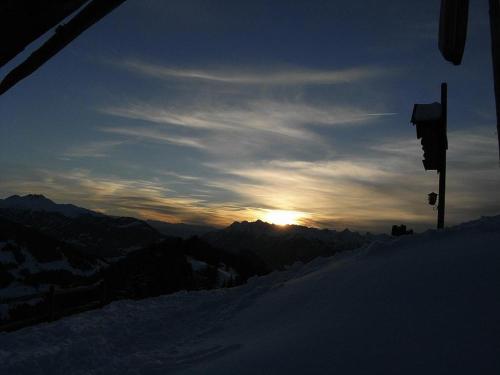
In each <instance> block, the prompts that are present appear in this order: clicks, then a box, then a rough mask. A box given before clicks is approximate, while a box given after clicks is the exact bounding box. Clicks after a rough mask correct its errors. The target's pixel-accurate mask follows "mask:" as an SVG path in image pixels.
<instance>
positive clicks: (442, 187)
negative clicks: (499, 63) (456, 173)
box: [437, 82, 448, 229]
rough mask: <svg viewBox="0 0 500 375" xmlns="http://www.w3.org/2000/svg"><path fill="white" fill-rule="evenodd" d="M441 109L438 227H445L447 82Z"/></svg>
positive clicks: (442, 86)
mask: <svg viewBox="0 0 500 375" xmlns="http://www.w3.org/2000/svg"><path fill="white" fill-rule="evenodd" d="M441 110H442V116H441V118H442V121H443V124H442V134H441V135H440V136H441V140H442V141H443V143H442V144H441V146H442V149H441V155H440V156H441V163H440V164H441V165H440V169H439V171H438V173H439V201H438V221H437V229H443V228H444V209H445V198H446V150H447V149H448V140H447V127H448V125H447V122H448V85H447V84H446V82H443V83H442V84H441Z"/></svg>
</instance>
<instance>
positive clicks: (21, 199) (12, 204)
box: [0, 194, 100, 217]
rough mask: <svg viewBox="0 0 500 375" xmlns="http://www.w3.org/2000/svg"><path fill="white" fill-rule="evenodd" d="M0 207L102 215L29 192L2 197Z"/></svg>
mask: <svg viewBox="0 0 500 375" xmlns="http://www.w3.org/2000/svg"><path fill="white" fill-rule="evenodd" d="M0 208H9V209H18V210H27V211H46V212H56V213H59V214H61V215H64V216H67V217H77V216H81V215H100V214H99V213H97V212H95V211H91V210H88V209H86V208H82V207H78V206H75V205H73V204H58V203H55V202H54V201H52V200H50V199H49V198H47V197H45V196H44V195H42V194H27V195H24V196H19V195H12V196H10V197H8V198H5V199H0Z"/></svg>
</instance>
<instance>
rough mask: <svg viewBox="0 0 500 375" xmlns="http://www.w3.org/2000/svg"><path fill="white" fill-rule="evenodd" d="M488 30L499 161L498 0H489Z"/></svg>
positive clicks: (499, 15) (499, 21) (499, 9)
mask: <svg viewBox="0 0 500 375" xmlns="http://www.w3.org/2000/svg"><path fill="white" fill-rule="evenodd" d="M490 32H491V57H492V60H493V82H494V87H495V104H496V112H497V137H498V158H499V161H500V0H490Z"/></svg>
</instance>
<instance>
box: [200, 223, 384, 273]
mask: <svg viewBox="0 0 500 375" xmlns="http://www.w3.org/2000/svg"><path fill="white" fill-rule="evenodd" d="M381 237H384V238H385V237H386V236H385V235H372V234H368V233H367V234H365V235H362V234H359V233H357V232H351V231H349V230H348V229H345V230H344V231H341V232H337V231H335V230H328V229H316V228H308V227H305V226H300V225H286V226H281V225H274V224H269V223H265V222H263V221H260V220H257V221H256V222H247V221H243V222H234V223H233V224H231V225H230V226H229V227H227V228H225V229H222V230H219V231H214V232H210V233H207V234H206V235H204V236H203V239H204V240H206V241H207V242H208V243H210V244H211V245H213V246H215V247H218V248H221V249H224V250H226V251H229V252H233V253H236V254H238V253H242V252H245V253H253V254H255V255H256V256H257V257H259V258H261V259H262V260H263V261H264V262H265V264H266V265H267V266H268V267H269V268H271V269H281V268H283V267H284V266H286V265H290V264H292V263H294V262H296V261H302V262H308V261H310V260H312V259H314V258H316V257H318V256H331V255H333V254H335V253H337V252H339V251H344V250H352V249H355V248H358V247H360V246H362V245H364V244H367V243H370V242H372V241H373V240H375V239H379V238H381Z"/></svg>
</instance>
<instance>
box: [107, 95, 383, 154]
mask: <svg viewBox="0 0 500 375" xmlns="http://www.w3.org/2000/svg"><path fill="white" fill-rule="evenodd" d="M102 111H103V112H104V113H106V114H109V115H113V116H119V117H123V118H127V119H134V120H141V121H146V122H149V123H152V124H158V125H162V126H160V127H158V128H155V129H152V128H150V127H148V126H146V125H144V124H142V125H140V126H136V127H134V128H130V127H128V128H123V127H120V128H116V127H115V128H102V129H101V130H103V131H106V132H113V133H117V134H122V135H129V136H133V137H134V139H136V140H137V139H147V140H157V141H163V142H166V143H172V144H177V145H180V146H189V147H196V148H199V149H204V150H205V151H207V152H209V153H212V154H224V153H225V154H227V156H229V154H234V152H235V151H236V152H237V153H241V152H247V153H252V152H255V153H260V151H261V149H262V148H266V149H269V146H270V145H272V146H273V148H274V150H276V151H278V150H281V151H283V150H286V149H290V148H292V147H293V148H295V149H297V147H298V146H300V145H299V144H298V142H308V144H307V146H308V147H305V146H306V144H304V143H302V145H301V148H303V149H306V148H309V149H310V150H314V149H318V148H321V147H323V146H322V145H324V143H325V140H324V137H322V136H321V135H318V134H317V130H316V129H315V127H320V128H330V127H345V126H361V125H364V124H368V123H373V122H374V121H375V119H376V118H377V117H379V116H387V115H392V114H391V113H376V112H373V111H369V110H365V109H362V108H355V107H350V106H340V105H337V106H335V105H331V106H328V107H321V106H313V105H309V104H306V103H303V102H279V101H272V100H253V101H249V102H245V103H237V104H233V105H229V104H227V103H219V104H214V105H210V104H206V103H203V104H198V105H187V106H181V107H175V106H172V107H170V108H169V107H166V108H165V107H160V106H151V105H147V104H131V105H125V106H120V107H109V108H105V109H102ZM175 132H182V134H183V135H182V136H174V135H173V134H172V133H175ZM235 148H236V150H235Z"/></svg>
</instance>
